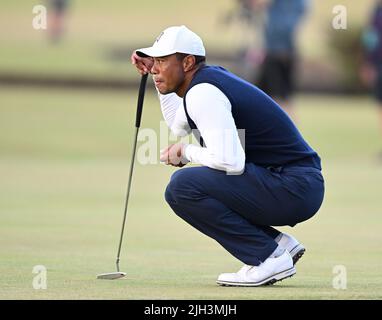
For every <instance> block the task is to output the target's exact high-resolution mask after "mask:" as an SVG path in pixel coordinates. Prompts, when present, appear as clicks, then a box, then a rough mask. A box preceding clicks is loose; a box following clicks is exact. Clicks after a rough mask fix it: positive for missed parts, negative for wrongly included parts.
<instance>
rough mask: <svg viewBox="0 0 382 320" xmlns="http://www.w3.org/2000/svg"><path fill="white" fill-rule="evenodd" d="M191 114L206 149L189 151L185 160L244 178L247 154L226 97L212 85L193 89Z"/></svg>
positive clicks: (188, 148) (189, 95) (189, 97)
mask: <svg viewBox="0 0 382 320" xmlns="http://www.w3.org/2000/svg"><path fill="white" fill-rule="evenodd" d="M186 103H187V112H188V114H189V116H190V117H191V119H192V120H193V121H194V122H195V124H196V126H197V127H198V129H199V131H200V134H201V135H202V137H203V140H204V142H205V146H206V147H200V146H196V145H193V144H190V145H187V146H186V147H185V157H186V158H187V159H188V160H189V161H191V162H192V163H197V164H201V165H205V166H208V167H210V168H213V169H217V170H223V171H226V172H227V173H229V174H241V173H242V172H243V170H244V166H245V152H244V149H243V147H242V145H241V142H240V139H239V134H238V131H237V128H236V125H235V121H234V119H233V116H232V113H231V109H232V106H231V103H230V101H229V100H228V98H227V97H226V95H225V94H224V93H223V92H222V91H221V90H219V89H218V88H217V87H215V86H214V85H212V84H209V83H201V84H198V85H196V86H194V87H192V88H191V89H190V91H189V92H188V93H187V96H186Z"/></svg>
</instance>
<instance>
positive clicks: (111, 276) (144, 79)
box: [97, 74, 148, 280]
mask: <svg viewBox="0 0 382 320" xmlns="http://www.w3.org/2000/svg"><path fill="white" fill-rule="evenodd" d="M147 76H148V74H145V75H143V76H142V78H141V83H140V85H139V94H138V103H137V114H136V119H135V139H134V145H133V154H132V156H131V163H130V174H129V182H128V185H127V194H126V201H125V210H124V213H123V222H122V230H121V236H120V238H119V246H118V254H117V260H116V262H115V264H116V266H117V272H110V273H101V274H99V275H97V279H105V280H114V279H119V278H123V277H124V276H126V272H121V271H120V270H119V260H120V254H121V248H122V240H123V232H124V230H125V223H126V216H127V206H128V204H129V196H130V188H131V180H132V177H133V169H134V160H135V152H136V149H137V139H138V131H139V127H140V125H141V117H142V110H143V100H144V97H145V90H146V82H147Z"/></svg>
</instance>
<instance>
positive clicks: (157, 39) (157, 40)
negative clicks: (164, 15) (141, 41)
mask: <svg viewBox="0 0 382 320" xmlns="http://www.w3.org/2000/svg"><path fill="white" fill-rule="evenodd" d="M163 35H164V32H163V31H162V33H161V34H160V35H159V36H158V38H156V40H155V42H159V40H160V38H162V36H163Z"/></svg>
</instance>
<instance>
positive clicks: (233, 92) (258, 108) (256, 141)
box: [183, 66, 321, 170]
mask: <svg viewBox="0 0 382 320" xmlns="http://www.w3.org/2000/svg"><path fill="white" fill-rule="evenodd" d="M200 83H209V84H212V85H214V86H216V87H217V88H218V89H220V90H221V91H222V92H223V93H224V94H225V95H226V96H227V98H228V100H229V101H230V103H231V105H232V116H233V118H234V120H235V124H236V128H237V129H245V146H244V145H243V148H244V151H245V156H246V162H253V163H255V164H257V165H260V166H264V167H269V166H285V165H288V164H296V165H301V166H309V167H315V168H317V169H320V170H321V159H320V157H319V156H318V155H317V153H316V152H315V151H314V150H313V149H312V148H311V147H310V146H309V145H308V144H307V142H306V141H305V140H304V138H303V137H302V136H301V134H300V132H299V131H298V129H297V128H296V126H295V125H294V124H293V122H292V121H291V119H290V118H289V117H288V115H287V114H286V113H285V112H284V111H283V110H282V109H281V107H280V106H279V105H278V104H277V103H276V102H275V101H274V100H272V99H271V98H270V97H269V96H268V95H266V94H265V93H264V92H263V91H261V90H260V89H259V88H257V87H256V86H254V85H252V84H251V83H249V82H247V81H245V80H243V79H241V78H239V77H237V76H236V75H234V74H232V73H230V72H228V71H227V70H225V69H224V68H222V67H217V66H204V67H202V68H201V69H199V70H198V71H197V72H196V73H195V75H194V78H193V80H192V81H191V84H190V86H189V88H188V89H187V91H186V93H185V95H184V99H183V104H184V109H185V113H186V116H187V120H188V124H189V126H190V127H191V129H193V132H194V134H195V136H196V138H197V139H199V141H200V144H201V145H202V146H204V142H203V138H202V137H201V136H200V135H199V131H198V128H197V125H196V124H195V122H194V121H193V120H192V119H191V118H190V116H189V114H188V112H187V104H186V96H187V93H188V91H189V90H190V89H191V88H192V87H193V86H195V85H197V84H200ZM205 107H206V108H208V106H205ZM207 147H208V146H207Z"/></svg>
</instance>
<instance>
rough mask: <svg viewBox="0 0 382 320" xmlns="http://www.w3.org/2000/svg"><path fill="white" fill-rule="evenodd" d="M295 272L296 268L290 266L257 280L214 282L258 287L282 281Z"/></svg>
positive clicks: (227, 285) (230, 285)
mask: <svg viewBox="0 0 382 320" xmlns="http://www.w3.org/2000/svg"><path fill="white" fill-rule="evenodd" d="M295 274H296V269H295V268H294V267H292V268H290V269H288V270H285V271H282V272H279V273H277V274H274V275H273V276H271V277H269V278H267V279H264V280H262V281H259V282H230V281H219V280H217V281H216V283H217V284H218V285H220V286H226V287H259V286H266V285H272V284H274V283H275V282H277V281H282V280H284V279H287V278H290V277H293V276H294V275H295Z"/></svg>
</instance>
